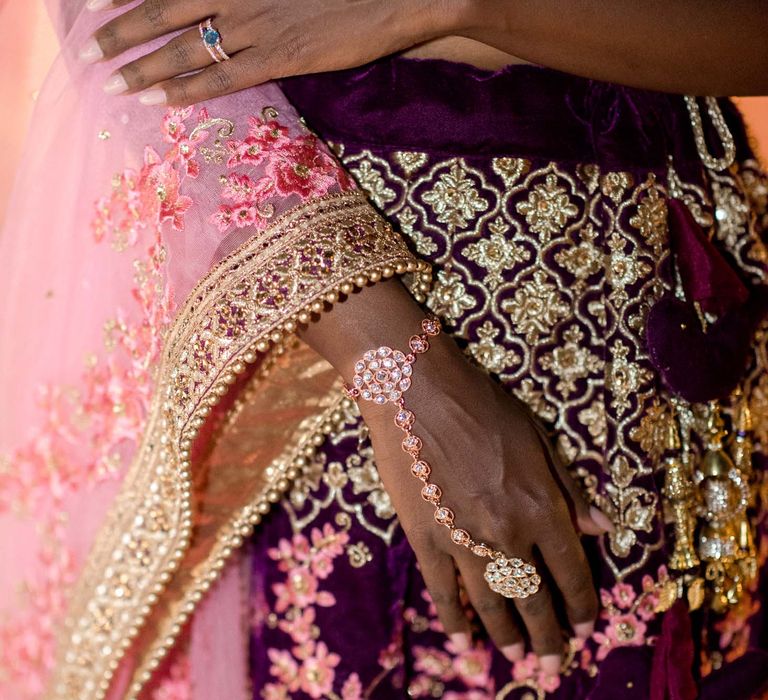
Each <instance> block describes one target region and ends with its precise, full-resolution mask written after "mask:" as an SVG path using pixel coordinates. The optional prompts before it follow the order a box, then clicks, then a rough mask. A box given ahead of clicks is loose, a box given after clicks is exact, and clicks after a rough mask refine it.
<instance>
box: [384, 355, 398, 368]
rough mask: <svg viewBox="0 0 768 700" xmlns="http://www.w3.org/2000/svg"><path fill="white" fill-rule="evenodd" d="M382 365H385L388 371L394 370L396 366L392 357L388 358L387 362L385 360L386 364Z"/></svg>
mask: <svg viewBox="0 0 768 700" xmlns="http://www.w3.org/2000/svg"><path fill="white" fill-rule="evenodd" d="M381 364H382V365H384V367H385V368H386V369H392V368H393V367H394V366H395V361H394V360H393V359H392V358H391V357H388V358H387V359H386V360H384V362H382V363H381Z"/></svg>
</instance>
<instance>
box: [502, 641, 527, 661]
mask: <svg viewBox="0 0 768 700" xmlns="http://www.w3.org/2000/svg"><path fill="white" fill-rule="evenodd" d="M501 653H502V654H504V658H505V659H506V660H507V661H512V662H515V661H522V660H523V657H524V656H525V645H524V644H523V643H522V642H519V643H518V644H508V645H507V646H505V647H501Z"/></svg>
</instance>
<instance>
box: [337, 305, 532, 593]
mask: <svg viewBox="0 0 768 700" xmlns="http://www.w3.org/2000/svg"><path fill="white" fill-rule="evenodd" d="M421 329H422V333H420V334H419V335H413V336H411V338H410V339H409V341H408V347H409V349H410V352H408V353H404V352H402V351H400V350H393V349H392V348H389V347H386V346H383V347H380V348H378V349H377V350H368V352H366V353H365V354H364V355H363V357H362V358H361V359H360V360H358V362H357V363H356V364H355V375H354V377H353V378H352V386H348V385H347V386H345V387H344V389H345V391H346V393H347V395H348V396H349V397H350V398H352V399H355V400H357V399H363V400H365V401H373V403H375V404H378V405H380V406H383V405H384V404H386V403H393V404H395V406H396V407H397V413H396V414H395V425H396V426H397V427H398V428H400V429H401V430H402V431H403V432H404V433H405V437H404V438H403V442H402V448H403V451H404V452H406V453H407V454H408V455H409V456H410V457H411V458H412V459H413V462H412V464H411V474H413V476H415V477H416V478H417V479H418V480H419V481H421V482H422V484H423V486H422V488H421V497H422V498H423V499H424V500H425V501H426V502H427V503H430V504H432V505H433V506H434V507H435V512H434V518H435V522H436V523H438V524H439V525H443V526H444V527H447V528H448V529H449V530H450V533H451V534H450V537H451V541H452V542H453V543H454V544H456V545H458V546H460V547H466V548H467V549H469V551H470V552H472V554H474V555H475V556H478V557H481V558H484V557H488V558H489V559H490V560H491V561H490V562H488V564H487V565H486V567H485V580H486V582H487V583H488V585H489V586H490V588H491V590H492V591H494V592H495V593H499V594H501V595H502V596H504V597H505V598H527V597H528V596H530V595H533V594H534V593H536V591H538V590H539V585H540V584H541V578H540V576H539V575H538V573H537V572H536V568H535V567H534V566H533V565H532V564H529V563H527V562H525V561H523V560H522V559H519V558H517V557H509V556H507V555H506V554H504V553H503V552H500V551H497V550H494V549H493V548H492V547H490V546H489V545H487V544H484V543H482V542H476V541H475V540H474V539H473V538H472V535H470V533H469V532H468V531H467V530H465V529H463V528H460V527H457V526H456V525H455V523H454V519H455V516H454V513H453V511H452V510H451V509H450V508H448V507H446V506H445V505H443V503H442V495H443V492H442V489H441V488H440V487H439V486H438V485H437V484H435V483H433V482H432V481H430V475H431V473H432V467H431V466H430V464H429V463H428V462H427V461H426V460H424V459H422V457H421V450H422V446H423V445H422V441H421V438H420V437H419V436H418V435H416V434H415V433H414V432H413V425H414V422H415V420H416V416H415V415H414V414H413V412H412V411H410V410H409V409H408V408H406V405H405V399H404V394H405V393H406V392H407V391H408V389H409V388H410V386H411V377H412V374H413V365H414V363H415V362H416V358H417V357H418V356H419V355H423V354H424V353H425V352H427V350H429V338H430V337H432V336H436V335H438V334H439V333H440V330H441V328H440V322H439V321H438V320H437V319H436V318H426V319H424V320H423V321H422V322H421Z"/></svg>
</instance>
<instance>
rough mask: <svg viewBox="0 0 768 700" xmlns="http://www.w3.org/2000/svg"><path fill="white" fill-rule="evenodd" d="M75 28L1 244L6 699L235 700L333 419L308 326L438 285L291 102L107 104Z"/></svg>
mask: <svg viewBox="0 0 768 700" xmlns="http://www.w3.org/2000/svg"><path fill="white" fill-rule="evenodd" d="M81 5H82V3H66V5H63V6H62V7H61V8H58V11H57V14H56V21H57V26H58V28H59V30H60V32H61V34H62V36H63V40H62V46H63V50H62V54H61V56H60V57H59V58H58V60H57V61H56V64H55V65H54V67H53V69H52V71H51V74H50V75H49V77H48V79H47V81H46V84H45V87H44V89H43V91H42V92H41V95H40V98H39V100H38V104H37V108H36V113H35V117H34V120H33V123H32V127H31V131H30V137H29V141H28V144H27V146H26V149H25V156H24V160H23V164H22V167H21V168H20V171H19V174H18V178H17V182H16V186H15V190H14V194H13V196H12V199H11V203H10V206H9V215H8V217H7V221H6V224H5V227H4V230H3V231H2V234H0V260H2V261H3V263H4V265H5V270H6V272H5V274H4V275H3V276H2V277H1V278H0V416H2V420H0V551H2V552H3V558H4V561H5V562H6V564H5V566H4V567H3V569H2V571H0V696H2V697H3V698H4V699H5V700H26V699H28V698H39V697H48V698H59V699H66V700H72V699H74V698H77V699H78V700H97V699H100V698H104V697H107V696H108V695H109V696H110V697H113V698H118V697H119V698H134V697H138V696H139V695H141V694H146V692H149V691H147V688H150V690H151V687H152V684H153V683H155V684H156V683H157V682H158V681H159V680H161V681H162V679H163V678H165V681H162V682H169V683H174V682H178V683H182V685H184V687H185V688H188V689H189V688H190V687H193V688H194V691H192V690H190V691H189V692H194V695H193V696H192V697H196V698H206V700H211V699H212V698H216V697H222V698H223V697H226V698H241V697H245V694H246V689H247V685H246V680H245V678H246V671H247V659H246V657H245V647H244V642H243V640H242V638H241V632H242V630H241V627H240V625H239V624H236V622H237V621H238V620H239V619H240V615H241V610H240V608H239V607H238V605H239V603H240V599H241V598H242V596H243V594H244V591H243V590H242V587H241V586H240V582H239V576H238V561H237V557H236V555H237V553H238V552H239V550H240V547H241V545H242V544H243V542H244V540H245V539H246V538H247V537H248V535H249V533H250V532H251V531H252V529H253V528H254V527H256V526H258V524H259V522H260V521H261V518H262V517H263V516H264V514H265V513H266V512H268V511H269V508H270V506H271V504H272V503H274V502H275V501H276V500H278V499H279V498H280V497H281V494H282V493H283V492H284V491H285V490H286V489H287V488H288V484H289V482H290V480H291V478H293V477H294V476H295V475H296V474H297V471H298V465H300V464H301V460H302V458H303V454H304V452H305V451H306V449H307V448H308V446H309V445H310V444H311V440H312V437H313V434H314V432H315V431H316V430H317V429H318V428H319V426H320V424H321V423H322V421H323V419H324V416H325V415H326V413H327V412H329V411H332V410H333V408H334V406H335V405H336V402H337V401H338V400H339V391H338V378H337V377H336V375H335V373H334V372H333V370H332V369H331V368H330V366H329V365H328V364H327V363H325V362H324V361H323V360H322V359H321V358H319V357H317V356H315V355H314V354H313V353H312V352H311V351H310V350H309V349H308V348H307V347H305V346H303V345H302V344H300V343H299V342H298V341H297V340H296V339H295V331H296V328H297V325H299V324H300V323H306V322H308V321H309V319H310V317H311V315H312V314H313V313H321V312H323V311H324V310H326V309H327V308H329V306H330V305H331V304H332V303H333V302H335V301H336V300H337V299H338V297H339V295H343V294H348V293H351V292H352V291H353V290H354V288H355V287H360V286H362V285H365V284H368V283H370V282H375V281H376V280H378V279H380V278H382V277H388V276H392V275H394V274H405V273H413V275H414V280H415V284H416V285H417V288H416V293H417V294H419V290H418V286H420V288H421V291H423V290H424V288H425V285H426V284H427V279H428V271H427V270H426V269H425V267H424V266H423V264H422V263H419V262H417V261H416V260H415V259H414V258H412V257H411V255H410V253H409V252H408V250H407V249H406V247H405V245H404V244H403V242H402V241H401V240H400V238H399V237H398V236H397V235H396V234H395V233H394V232H393V231H392V230H391V229H390V228H389V227H388V226H387V225H386V224H385V223H384V222H383V221H382V219H381V218H380V217H379V216H378V215H377V214H376V213H375V212H374V211H373V210H372V209H371V207H370V206H369V205H368V204H367V202H366V201H365V199H364V197H363V196H362V195H361V194H360V193H359V192H358V191H357V190H356V189H355V188H354V186H353V184H352V182H351V181H350V179H349V178H348V177H347V176H346V174H345V173H344V171H343V170H342V169H341V168H340V167H339V166H338V165H337V163H336V161H335V160H334V159H333V158H332V157H331V155H330V154H329V152H328V150H327V149H326V148H325V146H324V145H323V144H322V143H320V142H319V141H318V140H317V139H316V138H315V137H314V136H313V135H312V134H310V133H308V132H307V131H306V129H305V128H304V127H303V125H302V124H301V122H300V120H299V117H298V115H297V114H296V113H295V111H294V110H293V109H292V107H291V106H290V105H289V104H288V103H287V101H286V99H285V97H284V96H283V95H282V93H281V91H280V90H279V89H278V88H277V87H276V86H275V85H264V86H262V87H258V88H254V89H251V90H248V91H245V92H242V93H239V94H237V95H234V96H230V97H225V98H220V99H216V100H212V101H211V102H209V103H207V104H205V105H198V106H196V107H194V108H188V109H181V110H164V109H159V108H147V107H143V106H141V105H139V104H138V103H137V101H136V99H135V98H131V97H123V98H107V97H105V96H104V94H103V92H102V90H101V85H102V84H103V82H104V81H105V79H106V77H107V76H108V75H109V73H110V72H111V71H112V70H113V69H114V67H115V66H114V64H113V65H109V64H107V65H99V66H96V67H93V66H91V67H88V66H84V65H82V64H80V63H79V62H78V61H77V59H76V58H75V56H76V52H77V49H78V48H79V47H80V45H81V44H82V43H83V42H84V40H85V38H86V37H87V36H88V35H89V34H90V33H91V32H92V31H93V30H94V29H95V27H96V26H97V23H100V22H103V21H104V20H105V19H106V18H107V17H106V16H105V15H104V14H93V13H90V12H87V11H80V9H79V8H80V7H81ZM76 6H77V7H76ZM124 9H125V8H124ZM150 48H151V47H150ZM145 50H146V49H145ZM125 60H126V57H123V58H122V61H125ZM227 567H228V568H227ZM222 571H226V572H227V573H226V575H225V576H224V577H223V579H222V580H221V581H219V579H220V578H221V575H222ZM217 581H218V583H217ZM203 600H205V603H204V605H203V606H202V607H201V608H200V612H199V614H196V612H197V611H198V607H199V604H200V603H201V601H203ZM182 646H183V647H184V649H185V650H186V653H188V655H190V658H191V661H189V662H188V663H187V664H186V666H184V664H181V666H179V665H178V664H177V665H176V666H175V667H174V670H173V672H172V673H171V675H170V676H167V675H166V676H163V673H164V672H165V671H167V669H166V668H165V666H164V664H165V663H166V659H167V658H168V655H169V653H170V652H171V651H172V650H174V649H176V650H178V649H179V648H181V647H182ZM180 663H181V662H180ZM182 667H185V668H191V671H190V673H191V677H192V680H193V681H194V682H193V683H192V684H191V685H190V683H189V682H188V680H187V679H186V677H184V678H182V676H184V674H183V673H181V672H179V671H178V668H182ZM158 668H160V669H161V671H163V672H158V671H157V669H158ZM163 669H164V670H163ZM201 669H202V670H204V673H203V672H200V670H201ZM185 692H186V691H185ZM188 697H189V696H188Z"/></svg>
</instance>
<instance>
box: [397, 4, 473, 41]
mask: <svg viewBox="0 0 768 700" xmlns="http://www.w3.org/2000/svg"><path fill="white" fill-rule="evenodd" d="M475 4H476V2H475V0H423V1H422V2H420V3H415V2H413V0H404V3H403V6H404V8H405V9H406V10H407V12H405V13H403V16H409V15H410V17H409V19H408V24H409V30H410V31H411V32H413V31H414V28H415V30H416V33H417V36H416V37H414V40H415V41H416V42H418V43H421V42H423V41H429V40H431V39H439V38H440V37H444V36H454V35H456V34H458V33H459V32H460V30H461V29H462V28H463V27H465V26H467V24H468V22H470V18H471V17H472V16H473V15H474V12H475Z"/></svg>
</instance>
